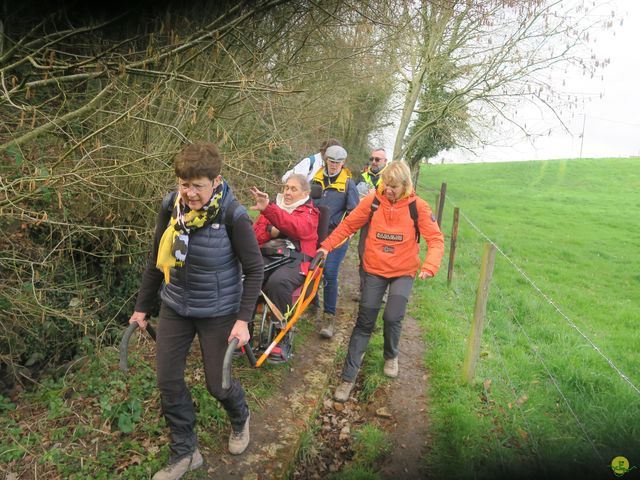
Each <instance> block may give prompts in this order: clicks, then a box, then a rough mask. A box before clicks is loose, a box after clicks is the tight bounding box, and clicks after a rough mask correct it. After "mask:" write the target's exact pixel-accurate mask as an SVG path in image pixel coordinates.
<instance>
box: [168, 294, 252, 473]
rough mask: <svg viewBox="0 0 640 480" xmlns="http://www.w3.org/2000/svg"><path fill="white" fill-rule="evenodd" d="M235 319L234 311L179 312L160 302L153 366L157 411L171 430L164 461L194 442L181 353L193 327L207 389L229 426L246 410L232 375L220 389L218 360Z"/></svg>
mask: <svg viewBox="0 0 640 480" xmlns="http://www.w3.org/2000/svg"><path fill="white" fill-rule="evenodd" d="M235 322H236V316H235V315H225V316H222V317H211V318H193V317H183V316H181V315H178V314H177V313H176V312H175V311H174V310H173V309H171V308H170V307H168V306H166V305H165V304H164V303H163V304H162V306H161V307H160V315H159V323H158V332H157V337H156V351H157V353H156V370H157V376H158V387H159V388H160V399H161V402H162V413H163V415H164V418H165V420H166V422H167V424H168V425H169V429H170V431H171V444H170V446H169V450H170V452H171V453H170V462H175V461H177V460H179V459H180V458H182V457H184V456H186V455H189V454H191V453H192V452H193V451H194V450H195V449H196V446H197V441H196V433H195V425H196V413H195V409H194V407H193V400H192V398H191V393H190V391H189V389H188V388H187V385H186V383H185V381H184V369H185V364H186V360H187V354H188V353H189V349H190V347H191V343H192V342H193V339H194V337H195V335H196V333H197V334H198V340H199V341H200V350H201V351H202V361H203V364H204V373H205V378H206V381H207V389H208V390H209V393H210V394H211V395H213V396H214V397H215V398H216V399H218V400H219V401H220V403H222V406H223V407H224V409H225V410H226V411H227V414H228V415H229V419H230V421H231V425H232V427H233V428H234V430H236V431H237V430H240V429H241V428H242V426H243V425H244V422H245V420H246V419H247V416H248V415H249V406H248V405H247V402H246V400H245V394H244V390H243V389H242V386H240V383H239V382H238V381H237V380H235V379H233V380H232V381H231V386H230V387H229V388H228V389H227V390H223V389H222V362H223V360H224V354H225V352H226V350H227V338H229V334H230V333H231V329H232V328H233V325H234V324H235ZM205 428H206V425H205Z"/></svg>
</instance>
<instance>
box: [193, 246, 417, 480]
mask: <svg viewBox="0 0 640 480" xmlns="http://www.w3.org/2000/svg"><path fill="white" fill-rule="evenodd" d="M354 250H355V249H350V251H349V253H348V255H347V257H346V259H345V262H344V264H343V266H342V268H341V272H340V298H339V300H338V319H339V321H338V322H337V325H336V333H335V336H334V338H333V339H332V340H330V341H327V340H323V339H321V338H320V337H319V336H318V334H317V330H318V328H319V325H313V331H312V332H311V333H310V334H309V335H308V336H307V338H306V339H304V343H302V344H301V345H296V354H295V356H294V358H293V359H292V360H291V361H290V363H289V365H288V366H286V367H285V368H288V371H287V374H286V375H285V378H284V380H283V382H282V384H281V386H280V389H279V391H280V393H279V394H277V395H274V396H272V397H271V398H269V399H268V400H267V401H266V402H264V404H263V405H261V407H260V408H259V409H257V410H256V411H253V412H252V414H251V443H250V445H249V448H248V449H247V451H246V452H245V453H244V454H243V455H240V456H232V455H230V454H228V453H227V452H226V451H204V452H203V454H204V457H205V469H204V471H203V470H200V471H198V472H194V474H192V475H191V477H193V478H216V479H231V478H234V479H237V478H242V479H256V480H258V479H260V480H262V479H282V478H286V477H287V476H289V478H294V479H306V478H311V479H313V478H325V477H327V475H328V474H330V473H332V472H337V471H339V470H341V469H342V468H343V467H344V466H345V465H347V464H348V462H349V461H350V460H351V459H352V458H353V454H354V452H353V448H352V442H353V436H352V432H353V430H354V428H356V429H357V427H358V426H360V425H363V424H365V423H369V424H374V425H377V426H379V427H380V428H381V429H384V430H385V431H386V432H387V434H388V438H389V439H390V441H391V444H392V445H393V447H392V451H391V453H390V454H389V455H388V456H386V457H385V458H384V459H383V463H382V465H381V466H380V475H381V477H382V478H389V479H395V480H399V479H404V478H425V477H426V476H427V473H428V472H426V471H425V467H424V455H425V453H426V452H427V447H428V439H429V435H428V421H427V415H426V412H425V406H426V399H425V389H426V383H427V380H428V377H427V373H426V371H425V368H424V361H423V359H424V344H423V342H422V339H421V334H420V329H419V327H418V325H417V323H416V322H415V320H414V319H412V318H410V317H408V316H407V317H406V319H405V323H404V326H403V332H402V338H401V342H400V357H399V365H400V373H399V376H398V378H396V379H394V380H392V381H391V382H389V383H388V384H387V385H386V386H385V387H383V388H381V389H379V390H378V391H376V393H375V394H374V396H373V398H370V399H369V400H368V401H367V402H360V401H359V400H358V391H359V388H360V384H359V383H357V384H356V388H355V389H354V391H353V392H352V395H351V398H350V400H349V401H348V402H346V403H345V404H339V403H336V402H334V401H333V400H332V393H333V390H334V388H335V386H336V384H337V383H338V382H339V374H340V368H341V362H340V360H339V359H338V358H337V357H338V356H339V352H340V351H344V350H345V349H346V346H347V343H348V340H349V336H350V334H351V330H352V328H353V325H354V323H355V318H356V314H357V307H358V304H357V302H355V301H354V300H353V297H354V296H355V295H357V293H358V292H357V289H358V284H359V280H358V268H357V257H356V255H355V251H354ZM302 321H307V322H312V323H314V324H315V321H314V320H313V319H312V318H311V317H310V316H307V318H304V319H303V320H302ZM380 321H381V320H380ZM380 355H382V352H380ZM360 377H361V375H360V376H359V381H361V379H360ZM310 432H313V434H311V433H310ZM303 438H306V439H307V443H310V444H311V445H313V446H314V447H313V448H312V449H311V450H310V451H305V452H304V454H303V455H299V453H300V452H299V450H300V445H301V442H302V439H303ZM309 438H311V439H312V440H311V441H310V442H309ZM298 457H302V458H298ZM187 478H189V476H188V477H187Z"/></svg>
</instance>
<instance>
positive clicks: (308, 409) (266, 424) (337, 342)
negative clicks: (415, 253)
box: [194, 248, 358, 480]
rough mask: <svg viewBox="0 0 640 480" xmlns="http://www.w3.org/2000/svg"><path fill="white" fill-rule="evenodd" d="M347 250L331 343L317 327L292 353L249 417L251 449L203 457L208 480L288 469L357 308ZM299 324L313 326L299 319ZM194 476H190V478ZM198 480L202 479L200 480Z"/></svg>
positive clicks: (267, 475) (277, 475)
mask: <svg viewBox="0 0 640 480" xmlns="http://www.w3.org/2000/svg"><path fill="white" fill-rule="evenodd" d="M353 250H355V249H353V248H352V249H350V251H349V254H348V255H347V258H346V259H345V262H344V264H343V266H342V268H341V272H340V295H341V298H339V300H338V318H339V319H340V321H339V322H337V324H336V333H335V335H334V338H333V339H332V340H331V341H327V340H323V339H321V338H320V337H319V336H318V334H317V331H318V329H319V327H318V326H316V327H314V331H313V332H311V333H310V334H309V336H308V337H307V338H306V339H305V342H304V345H303V346H302V347H301V346H300V345H298V346H297V347H296V349H297V353H296V354H295V356H294V358H293V359H292V361H291V362H290V364H289V367H287V366H284V365H283V366H282V368H289V369H290V371H289V372H288V374H287V375H286V377H285V380H284V382H283V384H282V385H281V386H280V389H279V391H280V392H281V393H280V394H278V395H274V396H273V397H272V398H270V399H269V400H268V401H267V402H265V404H263V405H261V408H260V409H259V410H256V411H253V412H252V413H251V443H250V444H249V448H248V449H247V451H246V452H245V453H244V454H242V455H239V456H233V455H230V454H228V453H227V452H226V451H224V452H218V451H213V452H203V454H204V456H205V462H206V465H205V467H206V469H207V470H206V471H207V473H208V478H216V479H232V478H233V479H238V478H242V479H243V480H250V479H260V480H266V479H281V478H284V477H285V475H286V472H287V471H288V470H289V468H290V467H291V465H292V462H293V460H294V458H295V453H296V451H297V448H298V442H299V440H300V436H301V435H302V433H303V432H304V431H305V430H307V429H308V428H309V424H310V422H313V419H314V418H315V417H316V415H317V413H318V411H319V409H320V407H321V405H322V401H323V398H324V394H325V392H326V390H327V386H328V385H329V383H331V382H334V381H335V378H333V377H334V376H335V375H336V365H335V357H336V351H337V350H338V348H339V347H340V346H344V345H345V344H346V342H347V341H348V338H349V335H350V334H351V330H352V328H353V323H354V321H355V312H356V309H357V304H356V303H355V302H353V301H351V298H352V296H353V295H354V294H355V291H354V290H353V289H354V287H355V288H357V286H358V269H357V263H356V260H355V258H354V255H353ZM300 321H301V322H303V321H307V322H309V321H312V322H313V320H311V319H309V318H302V319H301V320H300ZM195 476H196V475H194V477H195ZM199 478H202V477H199Z"/></svg>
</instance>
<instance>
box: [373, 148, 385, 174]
mask: <svg viewBox="0 0 640 480" xmlns="http://www.w3.org/2000/svg"><path fill="white" fill-rule="evenodd" d="M386 165H387V152H386V151H385V149H384V148H374V149H373V150H371V156H370V157H369V171H370V172H371V173H373V174H376V173H378V172H379V171H380V170H382V169H383V168H384V167H385V166H386Z"/></svg>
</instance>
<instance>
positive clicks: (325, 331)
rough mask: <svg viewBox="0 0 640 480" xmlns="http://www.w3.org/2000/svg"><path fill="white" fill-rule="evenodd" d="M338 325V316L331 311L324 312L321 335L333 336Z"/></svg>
mask: <svg viewBox="0 0 640 480" xmlns="http://www.w3.org/2000/svg"><path fill="white" fill-rule="evenodd" d="M335 326H336V316H335V315H331V314H330V313H327V312H324V315H323V316H322V328H321V329H320V336H321V337H322V338H331V337H333V330H334V329H335Z"/></svg>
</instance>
